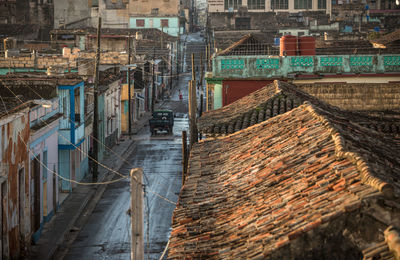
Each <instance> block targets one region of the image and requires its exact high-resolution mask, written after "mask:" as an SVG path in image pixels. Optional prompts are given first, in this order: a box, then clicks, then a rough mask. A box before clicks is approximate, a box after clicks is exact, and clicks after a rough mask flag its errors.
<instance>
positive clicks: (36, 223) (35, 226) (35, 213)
mask: <svg viewBox="0 0 400 260" xmlns="http://www.w3.org/2000/svg"><path fill="white" fill-rule="evenodd" d="M39 161H40V156H37V157H35V158H34V159H33V160H32V161H31V166H32V167H31V169H32V176H31V178H32V182H33V187H32V199H33V201H32V210H31V214H32V215H31V216H32V217H31V220H32V221H31V227H32V231H33V232H36V231H38V230H39V228H40V164H39Z"/></svg>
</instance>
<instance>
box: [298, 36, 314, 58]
mask: <svg viewBox="0 0 400 260" xmlns="http://www.w3.org/2000/svg"><path fill="white" fill-rule="evenodd" d="M299 53H300V54H299V55H301V56H315V38H314V37H312V36H302V37H299Z"/></svg>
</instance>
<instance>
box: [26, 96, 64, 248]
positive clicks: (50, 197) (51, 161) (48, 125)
mask: <svg viewBox="0 0 400 260" xmlns="http://www.w3.org/2000/svg"><path fill="white" fill-rule="evenodd" d="M60 117H61V116H60V114H59V100H58V98H57V97H56V98H54V99H53V100H52V101H51V104H50V105H47V106H46V107H44V106H41V105H39V106H36V107H34V108H31V110H30V111H29V122H30V133H31V135H30V142H29V151H30V153H29V158H30V166H31V169H30V170H31V180H32V184H33V185H32V187H31V196H32V201H33V203H32V204H31V211H32V216H33V217H32V221H33V223H32V227H34V228H33V235H32V240H33V241H34V242H36V241H37V240H38V239H39V237H40V235H41V232H42V228H43V224H44V223H46V222H49V221H50V219H51V218H52V216H53V215H54V213H55V211H56V210H57V208H58V206H59V200H58V195H59V187H58V176H57V174H58V129H59V119H60Z"/></svg>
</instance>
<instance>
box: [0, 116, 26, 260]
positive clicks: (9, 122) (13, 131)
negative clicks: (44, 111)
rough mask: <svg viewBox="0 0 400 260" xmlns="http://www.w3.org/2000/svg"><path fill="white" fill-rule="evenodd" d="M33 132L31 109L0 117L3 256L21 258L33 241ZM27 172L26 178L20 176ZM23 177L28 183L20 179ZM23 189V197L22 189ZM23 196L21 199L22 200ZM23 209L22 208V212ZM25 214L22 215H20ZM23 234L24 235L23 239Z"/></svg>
mask: <svg viewBox="0 0 400 260" xmlns="http://www.w3.org/2000/svg"><path fill="white" fill-rule="evenodd" d="M29 136H30V128H29V120H28V110H25V111H22V112H18V113H15V114H12V115H9V116H6V117H3V118H2V119H0V138H1V140H0V141H1V149H0V150H1V160H2V161H1V164H2V167H1V173H0V177H1V180H2V183H3V185H1V187H4V188H6V189H7V191H5V192H6V193H5V196H6V197H5V198H3V200H2V207H3V210H4V211H3V212H4V214H3V219H2V220H3V224H5V225H3V227H6V230H3V235H6V236H5V240H6V241H2V242H3V245H4V244H8V246H6V248H3V250H4V251H3V252H2V253H3V256H4V255H6V256H8V257H9V258H12V259H17V258H19V257H20V256H21V251H23V249H24V247H25V246H26V245H28V243H29V241H30V232H31V230H30V210H29V209H30V206H29V202H30V198H29V190H30V186H29V180H30V178H29V159H28V148H27V147H28V146H27V145H28V142H29ZM19 174H22V175H23V178H20V177H19ZM20 179H23V180H24V183H19V180H20ZM20 190H22V191H23V196H22V198H19V191H20ZM20 199H21V200H20ZM20 210H21V211H22V212H20ZM20 217H21V219H20ZM20 236H21V237H22V239H20ZM3 238H4V236H3Z"/></svg>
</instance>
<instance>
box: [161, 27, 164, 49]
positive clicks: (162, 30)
mask: <svg viewBox="0 0 400 260" xmlns="http://www.w3.org/2000/svg"><path fill="white" fill-rule="evenodd" d="M161 49H164V26H162V25H161Z"/></svg>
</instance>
